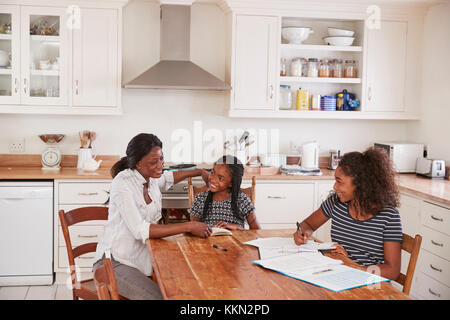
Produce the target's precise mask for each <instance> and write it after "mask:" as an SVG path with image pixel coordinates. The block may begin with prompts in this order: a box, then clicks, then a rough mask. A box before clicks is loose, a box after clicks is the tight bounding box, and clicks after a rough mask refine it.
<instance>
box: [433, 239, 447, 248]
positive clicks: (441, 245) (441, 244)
mask: <svg viewBox="0 0 450 320" xmlns="http://www.w3.org/2000/svg"><path fill="white" fill-rule="evenodd" d="M431 243H432V244H434V245H435V246H439V247H443V246H444V244H443V243H439V242H436V241H434V240H431Z"/></svg>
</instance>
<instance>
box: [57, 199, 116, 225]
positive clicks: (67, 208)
mask: <svg viewBox="0 0 450 320" xmlns="http://www.w3.org/2000/svg"><path fill="white" fill-rule="evenodd" d="M89 206H96V207H97V206H98V207H105V206H104V205H99V204H96V205H92V204H86V205H76V204H70V205H67V204H63V205H59V206H58V210H57V212H59V210H64V212H67V211H70V210H73V209H77V208H84V207H89ZM56 219H57V220H58V226H60V225H61V220H60V219H59V215H58V216H57V218H56ZM107 222H108V220H91V221H84V222H80V223H77V224H76V226H89V225H102V226H104V225H106V223H107ZM70 228H72V227H69V230H70Z"/></svg>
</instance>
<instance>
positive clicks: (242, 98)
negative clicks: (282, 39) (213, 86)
mask: <svg viewBox="0 0 450 320" xmlns="http://www.w3.org/2000/svg"><path fill="white" fill-rule="evenodd" d="M235 19H236V20H235V27H234V32H233V35H234V43H235V48H234V50H233V52H232V57H233V64H234V68H233V71H232V73H233V76H232V85H231V86H232V88H233V89H232V91H231V96H232V109H235V110H273V109H274V108H275V101H276V99H277V92H276V83H277V76H278V74H277V71H278V63H277V60H278V59H277V57H278V46H277V42H278V39H279V34H280V31H279V27H278V18H277V17H271V16H253V15H237V16H236V17H235Z"/></svg>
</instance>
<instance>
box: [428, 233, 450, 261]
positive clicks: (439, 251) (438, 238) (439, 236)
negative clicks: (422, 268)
mask: <svg viewBox="0 0 450 320" xmlns="http://www.w3.org/2000/svg"><path fill="white" fill-rule="evenodd" d="M421 235H422V237H423V239H422V248H424V249H426V250H428V251H429V252H431V253H434V254H435V255H437V256H439V257H442V258H444V259H446V260H450V237H449V236H447V235H445V234H443V233H440V232H438V231H436V230H433V229H430V228H428V227H425V226H422V228H421Z"/></svg>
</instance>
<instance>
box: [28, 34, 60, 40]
mask: <svg viewBox="0 0 450 320" xmlns="http://www.w3.org/2000/svg"><path fill="white" fill-rule="evenodd" d="M30 38H31V40H33V41H41V42H59V41H60V37H59V36H39V35H30Z"/></svg>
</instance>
